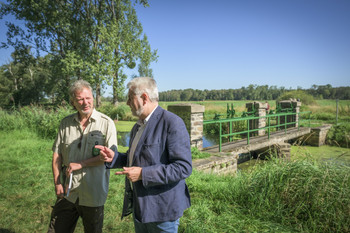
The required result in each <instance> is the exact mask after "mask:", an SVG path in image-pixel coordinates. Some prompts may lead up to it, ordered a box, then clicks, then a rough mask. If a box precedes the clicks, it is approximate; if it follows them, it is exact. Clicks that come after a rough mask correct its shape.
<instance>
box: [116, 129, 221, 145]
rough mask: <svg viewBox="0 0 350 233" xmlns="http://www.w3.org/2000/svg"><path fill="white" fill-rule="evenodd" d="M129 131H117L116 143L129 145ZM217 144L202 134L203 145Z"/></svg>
mask: <svg viewBox="0 0 350 233" xmlns="http://www.w3.org/2000/svg"><path fill="white" fill-rule="evenodd" d="M129 141H130V132H118V145H120V146H126V147H128V146H129ZM216 144H218V143H217V142H216V141H215V139H213V138H208V137H205V136H203V147H209V146H214V145H216Z"/></svg>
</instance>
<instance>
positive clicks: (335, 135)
mask: <svg viewBox="0 0 350 233" xmlns="http://www.w3.org/2000/svg"><path fill="white" fill-rule="evenodd" d="M326 142H327V144H328V145H332V146H340V147H345V148H349V142H350V123H341V124H338V125H333V126H332V128H331V129H330V130H329V132H328V134H327V141H326Z"/></svg>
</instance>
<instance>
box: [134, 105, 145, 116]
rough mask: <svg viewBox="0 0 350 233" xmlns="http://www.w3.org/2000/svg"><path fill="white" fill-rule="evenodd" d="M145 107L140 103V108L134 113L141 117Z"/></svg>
mask: <svg viewBox="0 0 350 233" xmlns="http://www.w3.org/2000/svg"><path fill="white" fill-rule="evenodd" d="M143 109H144V107H143V106H142V105H140V106H139V109H137V110H136V111H135V110H133V111H132V115H134V116H136V117H140V116H141V114H142V113H143Z"/></svg>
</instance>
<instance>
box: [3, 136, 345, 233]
mask: <svg viewBox="0 0 350 233" xmlns="http://www.w3.org/2000/svg"><path fill="white" fill-rule="evenodd" d="M14 142H16V143H14ZM51 146H52V140H48V139H41V138H39V137H37V136H36V134H35V133H32V132H29V131H27V130H14V131H7V132H4V131H0V183H1V186H0V232H45V231H46V229H47V225H48V221H49V217H50V212H51V205H53V203H54V201H55V195H54V186H53V183H52V173H51V154H52V152H51ZM304 157H307V156H304ZM349 174H350V168H349V167H345V166H338V165H331V164H324V163H318V162H313V161H310V160H306V159H304V158H303V159H300V158H299V159H298V160H296V161H294V162H290V163H285V162H282V161H273V162H271V163H267V164H265V165H264V166H262V167H256V168H255V169H253V170H251V171H250V172H247V173H240V174H238V175H237V176H215V175H207V174H202V173H199V172H197V171H194V172H193V174H192V175H191V176H190V178H188V179H187V182H188V186H189V189H190V193H191V197H192V206H191V208H189V209H188V210H186V211H185V214H184V217H183V218H182V219H181V223H180V230H179V232H349V231H350V228H349V226H350V219H349V218H348V216H349V213H350V196H349V193H350V178H349ZM123 189H124V181H123V177H119V176H115V175H113V172H112V173H111V180H110V191H109V196H108V200H107V203H106V205H105V222H104V232H133V224H132V221H131V217H127V218H126V219H124V220H123V221H121V220H120V213H121V205H122V199H123ZM76 232H83V231H82V226H81V222H80V221H79V224H78V228H77V230H76Z"/></svg>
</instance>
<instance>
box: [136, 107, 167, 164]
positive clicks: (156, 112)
mask: <svg viewBox="0 0 350 233" xmlns="http://www.w3.org/2000/svg"><path fill="white" fill-rule="evenodd" d="M163 111H164V109H162V108H161V107H160V106H157V108H156V110H154V112H153V114H152V116H151V117H150V119H149V120H148V122H147V124H146V128H145V129H144V131H143V133H142V135H141V137H140V140H139V143H138V144H137V146H136V149H135V153H134V157H133V161H132V164H134V162H135V158H136V157H138V156H139V154H140V151H141V148H142V145H143V144H144V142H145V140H146V138H147V136H148V132H149V131H150V130H151V129H153V128H154V127H155V126H156V125H157V124H158V121H159V118H160V116H161V114H162V113H163ZM136 132H137V131H135V134H136ZM135 134H134V135H135ZM130 146H131V144H130Z"/></svg>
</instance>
